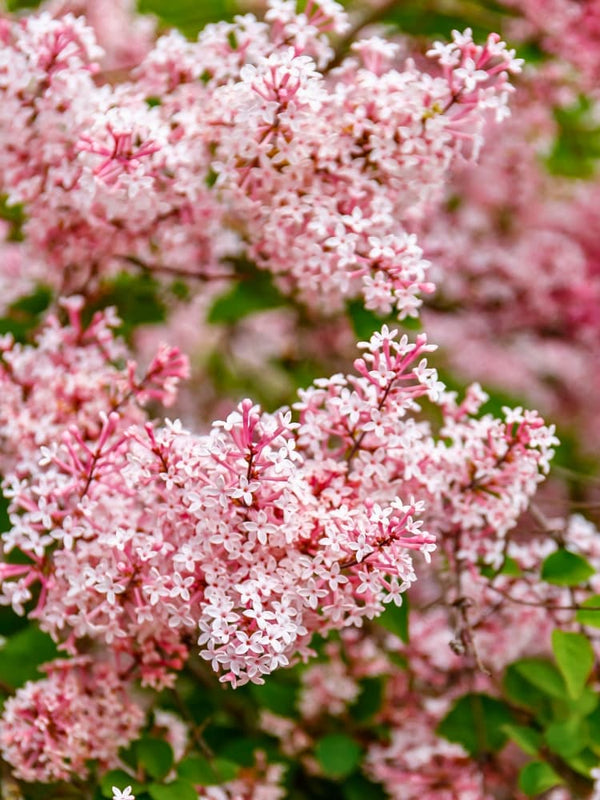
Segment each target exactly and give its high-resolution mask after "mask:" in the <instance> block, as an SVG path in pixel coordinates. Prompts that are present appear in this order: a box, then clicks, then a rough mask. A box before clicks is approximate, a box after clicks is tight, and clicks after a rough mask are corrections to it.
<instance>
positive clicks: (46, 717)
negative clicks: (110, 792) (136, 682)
mask: <svg viewBox="0 0 600 800" xmlns="http://www.w3.org/2000/svg"><path fill="white" fill-rule="evenodd" d="M47 672H48V677H46V678H43V679H41V680H39V681H28V682H27V683H26V684H25V686H23V687H22V688H20V689H18V690H17V692H16V694H15V695H14V696H13V697H10V698H9V699H8V700H7V701H6V703H5V705H4V710H3V712H2V719H1V720H0V751H1V752H2V757H3V758H4V759H5V760H6V761H7V762H8V763H9V764H11V766H12V767H13V769H14V774H15V776H16V777H18V778H21V779H22V780H25V781H41V782H44V783H52V782H55V781H59V780H68V779H69V778H70V777H71V776H72V774H76V775H77V776H78V777H79V778H85V777H86V776H87V775H88V774H89V765H88V762H89V761H90V760H98V762H99V763H100V765H101V766H102V767H103V768H110V767H112V766H115V765H116V764H117V763H118V757H117V751H118V750H119V748H120V747H122V746H124V745H126V744H129V742H130V741H131V740H132V739H135V738H136V737H137V735H138V734H139V731H140V728H141V726H142V724H143V722H144V716H145V715H144V712H143V711H142V710H141V708H139V707H138V706H137V705H136V704H135V703H134V702H132V701H131V699H130V698H129V697H128V691H129V688H130V687H129V686H128V685H127V684H126V683H123V681H122V680H121V679H120V678H119V676H118V674H117V672H115V670H114V668H112V667H111V666H109V665H108V664H105V663H96V664H94V663H91V662H90V660H89V659H85V658H84V659H82V658H79V659H74V660H69V661H54V662H52V664H50V665H48V666H47ZM116 709H118V713H115V710H116Z"/></svg>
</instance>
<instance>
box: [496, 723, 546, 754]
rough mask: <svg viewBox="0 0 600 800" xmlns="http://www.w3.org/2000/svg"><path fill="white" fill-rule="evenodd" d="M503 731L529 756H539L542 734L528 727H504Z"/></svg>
mask: <svg viewBox="0 0 600 800" xmlns="http://www.w3.org/2000/svg"><path fill="white" fill-rule="evenodd" d="M502 730H503V731H504V733H505V734H506V735H507V736H508V738H509V739H512V741H513V742H515V744H518V745H519V747H520V748H521V750H523V752H525V753H527V755H528V756H535V755H537V753H538V750H539V749H540V745H541V744H542V735H541V733H539V732H538V731H536V730H534V729H533V728H529V727H527V726H526V725H503V726H502Z"/></svg>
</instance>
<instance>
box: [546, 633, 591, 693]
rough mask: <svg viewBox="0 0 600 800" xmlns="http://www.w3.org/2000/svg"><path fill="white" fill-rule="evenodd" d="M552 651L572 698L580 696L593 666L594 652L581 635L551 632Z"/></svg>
mask: <svg viewBox="0 0 600 800" xmlns="http://www.w3.org/2000/svg"><path fill="white" fill-rule="evenodd" d="M552 650H553V651H554V657H555V658H556V663H557V664H558V667H559V669H560V671H561V673H562V675H563V677H564V679H565V683H566V684H567V691H568V692H569V695H570V696H571V697H572V698H577V697H579V696H580V695H581V693H582V691H583V688H584V686H585V684H586V681H587V679H588V678H589V676H590V673H591V671H592V667H593V666H594V651H593V648H592V645H591V644H590V642H589V640H588V639H587V638H586V637H585V636H584V635H583V634H582V633H569V632H567V631H561V630H555V631H552Z"/></svg>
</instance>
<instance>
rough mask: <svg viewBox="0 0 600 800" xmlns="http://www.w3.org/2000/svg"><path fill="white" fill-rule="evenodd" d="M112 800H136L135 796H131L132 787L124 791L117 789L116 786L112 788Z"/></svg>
mask: <svg viewBox="0 0 600 800" xmlns="http://www.w3.org/2000/svg"><path fill="white" fill-rule="evenodd" d="M112 792H113V796H112V800H135V795H133V794H131V786H127V787H126V788H125V789H123V791H121V789H117V787H116V786H113V787H112Z"/></svg>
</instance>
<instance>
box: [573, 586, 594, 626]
mask: <svg viewBox="0 0 600 800" xmlns="http://www.w3.org/2000/svg"><path fill="white" fill-rule="evenodd" d="M589 606H592V607H593V608H597V609H600V594H595V595H593V596H592V597H588V599H587V600H584V601H583V603H582V604H581V608H580V609H579V611H578V612H577V613H576V614H575V620H576V621H577V622H580V623H581V624H582V625H589V626H590V627H592V628H600V610H599V611H590V610H588V609H589Z"/></svg>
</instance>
